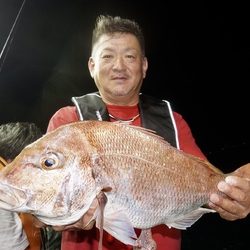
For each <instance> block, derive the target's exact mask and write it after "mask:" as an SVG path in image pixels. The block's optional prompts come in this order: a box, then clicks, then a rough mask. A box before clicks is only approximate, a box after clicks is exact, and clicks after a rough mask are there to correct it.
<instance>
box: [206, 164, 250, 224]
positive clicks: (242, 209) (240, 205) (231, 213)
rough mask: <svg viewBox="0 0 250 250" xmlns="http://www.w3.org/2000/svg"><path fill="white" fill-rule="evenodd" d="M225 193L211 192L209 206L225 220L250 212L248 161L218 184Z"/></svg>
mask: <svg viewBox="0 0 250 250" xmlns="http://www.w3.org/2000/svg"><path fill="white" fill-rule="evenodd" d="M218 189H219V191H221V192H222V193H224V194H225V195H219V194H211V196H210V202H209V206H210V207H211V208H212V209H214V210H216V211H217V212H218V213H219V214H220V216H221V217H222V218H224V219H226V220H230V221H233V220H237V219H242V218H245V217H246V216H247V215H248V214H249V213H250V163H249V164H246V165H244V166H242V167H241V168H239V169H237V170H236V171H235V172H233V173H232V174H231V175H229V176H227V177H226V178H225V181H221V182H219V184H218Z"/></svg>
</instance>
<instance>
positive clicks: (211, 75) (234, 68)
mask: <svg viewBox="0 0 250 250" xmlns="http://www.w3.org/2000/svg"><path fill="white" fill-rule="evenodd" d="M161 2H162V1H158V0H155V1H146V2H144V3H142V2H141V1H138V2H137V1H135V0H133V1H132V0H126V1H125V0H122V1H121V0H120V1H119V0H116V1H94V0H91V1H80V0H78V1H73V0H71V1H70V0H68V1H66V0H60V1H59V0H50V1H49V0H33V1H31V0H26V2H25V4H24V7H23V10H22V12H21V14H20V16H19V19H18V22H17V24H16V26H15V28H14V30H13V33H12V35H11V39H10V41H11V42H10V41H9V43H8V45H7V47H6V48H5V50H3V47H4V44H5V42H6V40H7V38H8V35H9V34H10V31H11V28H12V26H13V24H14V21H15V18H16V16H17V13H18V11H19V9H20V7H21V4H22V1H21V0H0V53H1V52H3V54H2V57H1V58H0V65H1V72H0V103H1V105H0V114H1V115H0V123H6V122H11V121H31V122H35V123H36V124H37V125H38V126H39V127H41V129H42V130H43V131H44V132H45V131H46V126H47V124H48V121H49V118H50V117H51V116H52V114H53V113H54V112H55V111H56V110H57V109H58V108H60V107H62V106H65V105H71V100H70V98H71V97H72V96H80V95H83V94H86V93H89V92H92V91H96V87H95V85H94V83H93V81H92V79H91V78H90V76H89V72H88V68H87V61H88V57H89V55H90V43H91V32H92V28H93V25H94V21H95V18H96V16H97V15H99V14H110V15H120V16H122V17H127V18H132V19H134V20H136V21H137V22H138V23H139V24H140V25H141V27H142V29H143V31H144V34H145V39H146V55H147V57H148V61H149V70H148V72H147V77H146V79H145V81H144V85H143V89H142V91H143V92H144V93H146V94H150V95H154V96H156V97H159V98H163V99H167V100H169V101H170V102H171V103H172V105H173V107H174V108H175V110H176V111H177V112H179V113H181V114H182V115H183V117H184V118H185V119H186V120H187V122H188V123H189V125H190V127H191V129H192V132H193V134H194V136H195V138H196V140H197V143H198V145H199V146H200V147H201V149H202V150H203V152H204V153H205V154H206V155H207V157H208V159H209V160H210V161H211V162H212V163H213V164H214V165H216V166H217V167H219V168H221V169H222V170H223V171H225V172H230V171H232V170H234V169H235V168H237V167H238V166H240V165H243V164H245V163H247V162H250V157H249V152H250V132H249V121H248V120H249V118H248V116H249V91H247V89H248V88H249V86H248V85H249V80H250V77H249V66H250V61H249V56H250V45H249V44H250V43H249V39H248V35H249V34H248V33H249V24H250V22H249V13H248V8H247V7H246V6H243V5H241V4H240V3H237V4H236V3H231V4H230V3H228V2H226V1H225V2H224V3H222V2H221V1H214V2H211V1H192V3H190V1H185V3H180V2H177V1H174V2H176V3H175V4H169V3H167V2H165V3H161ZM163 2H164V1H163ZM218 2H220V3H218ZM249 226H250V222H249V219H245V220H244V221H237V222H226V221H223V220H222V219H220V218H219V217H218V215H210V214H209V215H205V216H204V218H202V219H200V221H198V222H197V223H196V224H195V225H194V226H192V227H191V228H190V229H189V230H188V231H187V232H185V235H184V245H183V250H189V249H190V250H193V249H209V250H210V249H215V250H216V249H218V250H222V249H223V250H229V249H230V250H236V249H237V250H241V249H244V250H245V249H248V248H249V245H250V240H249ZM198 235H199V237H200V240H198V239H197V237H198Z"/></svg>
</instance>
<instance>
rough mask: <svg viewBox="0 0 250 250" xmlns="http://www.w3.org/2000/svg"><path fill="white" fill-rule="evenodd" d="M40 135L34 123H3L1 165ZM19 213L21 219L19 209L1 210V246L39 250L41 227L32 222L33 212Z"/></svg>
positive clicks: (0, 150)
mask: <svg viewBox="0 0 250 250" xmlns="http://www.w3.org/2000/svg"><path fill="white" fill-rule="evenodd" d="M41 136H42V132H41V130H40V129H39V128H38V127H37V126H36V125H35V124H34V123H28V122H12V123H6V124H2V125H0V167H4V166H5V165H6V164H7V163H8V162H10V161H12V160H13V159H14V158H15V157H16V156H17V155H18V154H19V153H20V152H21V151H22V149H23V148H24V147H25V146H27V145H28V144H30V143H32V142H33V141H35V140H36V139H38V138H39V137H41ZM0 169H1V168H0ZM20 216H21V218H22V221H21V219H20V217H19V215H18V214H17V213H13V212H10V211H5V210H2V209H1V210H0V221H1V223H0V249H3V250H9V249H11V250H24V249H29V250H39V249H40V231H39V230H38V229H37V228H36V227H35V226H34V225H33V223H32V217H31V216H30V215H26V214H21V215H20ZM26 234H27V236H28V238H27V236H26Z"/></svg>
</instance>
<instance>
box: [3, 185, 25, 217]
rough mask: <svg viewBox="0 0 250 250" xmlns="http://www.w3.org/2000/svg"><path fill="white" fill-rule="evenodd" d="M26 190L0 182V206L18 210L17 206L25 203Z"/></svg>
mask: <svg viewBox="0 0 250 250" xmlns="http://www.w3.org/2000/svg"><path fill="white" fill-rule="evenodd" d="M27 200H28V196H27V192H25V191H24V190H22V189H19V188H16V187H14V186H11V185H9V184H5V183H1V182H0V207H1V208H3V209H6V210H11V211H16V212H18V208H19V207H22V206H23V205H24V204H26V203H27Z"/></svg>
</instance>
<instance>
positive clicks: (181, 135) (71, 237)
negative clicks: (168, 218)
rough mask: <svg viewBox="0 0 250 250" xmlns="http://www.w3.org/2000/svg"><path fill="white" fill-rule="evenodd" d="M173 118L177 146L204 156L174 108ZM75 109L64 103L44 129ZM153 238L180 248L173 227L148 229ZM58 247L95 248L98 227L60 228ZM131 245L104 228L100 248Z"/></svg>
mask: <svg viewBox="0 0 250 250" xmlns="http://www.w3.org/2000/svg"><path fill="white" fill-rule="evenodd" d="M173 114H174V119H175V123H176V127H177V132H178V139H179V146H180V149H181V150H183V151H185V152H186V153H189V154H193V155H195V156H198V157H201V158H205V156H204V155H203V153H202V152H201V150H200V149H199V147H198V146H197V145H196V143H195V140H194V138H193V135H192V133H191V130H190V128H189V126H188V124H187V123H186V121H185V120H184V119H183V118H182V116H181V115H180V114H178V113H176V112H174V113H173ZM78 120H79V117H78V115H77V110H76V107H75V106H67V107H63V108H61V109H59V110H58V111H57V112H56V113H55V114H54V115H53V116H52V118H51V119H50V122H49V125H48V129H47V132H49V131H52V130H54V129H56V128H57V127H59V126H61V125H63V124H67V123H71V122H75V121H78ZM152 233H153V238H154V240H155V241H156V244H157V250H165V249H166V248H167V249H168V250H180V249H181V231H180V230H177V229H174V228H172V229H169V228H168V227H167V226H165V225H160V226H157V227H154V228H153V229H152ZM61 249H62V250H79V249H82V250H96V249H98V229H96V228H93V229H92V230H89V231H86V230H85V231H84V230H82V231H64V232H63V233H62V246H61ZM127 249H132V247H130V246H126V245H124V244H122V243H121V242H119V241H118V240H116V239H114V238H113V237H112V236H110V235H108V234H107V233H106V232H104V238H103V250H127Z"/></svg>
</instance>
